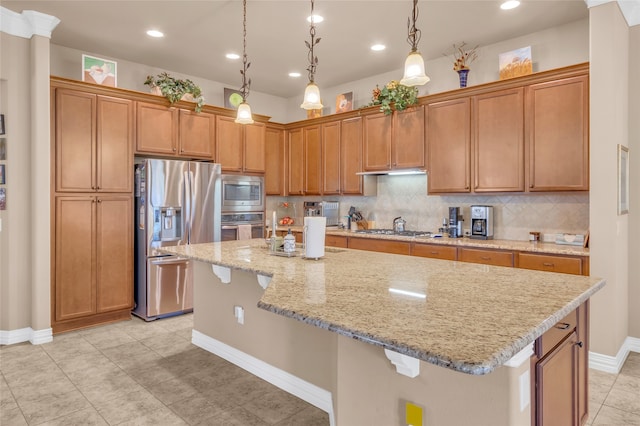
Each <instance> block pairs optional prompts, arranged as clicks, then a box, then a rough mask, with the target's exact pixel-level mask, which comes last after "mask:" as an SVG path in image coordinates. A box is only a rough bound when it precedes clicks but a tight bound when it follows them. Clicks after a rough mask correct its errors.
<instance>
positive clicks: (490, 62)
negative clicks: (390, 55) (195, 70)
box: [287, 19, 589, 122]
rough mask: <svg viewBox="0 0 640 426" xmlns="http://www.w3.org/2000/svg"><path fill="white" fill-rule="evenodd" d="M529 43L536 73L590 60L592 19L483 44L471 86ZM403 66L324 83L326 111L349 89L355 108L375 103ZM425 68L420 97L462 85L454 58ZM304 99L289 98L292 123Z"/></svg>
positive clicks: (300, 114) (493, 78)
mask: <svg viewBox="0 0 640 426" xmlns="http://www.w3.org/2000/svg"><path fill="white" fill-rule="evenodd" d="M420 43H429V40H426V39H423V40H422V41H421V42H420ZM526 46H531V55H532V57H533V71H534V72H538V71H546V70H550V69H554V68H560V67H564V66H567V65H573V64H578V63H581V62H588V61H589V20H588V19H582V20H579V21H576V22H571V23H569V24H565V25H561V26H558V27H554V28H550V29H547V30H544V31H539V32H536V33H532V34H528V35H524V36H522V37H517V38H514V39H510V40H506V41H503V42H500V43H496V44H492V45H489V46H481V47H480V48H479V49H478V59H477V60H476V61H474V62H473V63H472V64H471V65H470V68H471V72H470V73H469V80H468V85H469V86H473V85H477V84H481V83H487V82H491V81H496V80H498V79H499V74H498V55H499V54H500V53H504V52H508V51H510V50H514V49H517V48H520V47H526ZM443 53H446V52H443ZM403 66H404V64H398V69H397V70H396V71H392V72H388V73H385V74H380V75H375V76H371V77H367V78H363V79H360V80H357V81H353V82H349V83H345V84H341V85H339V86H335V87H322V86H320V93H321V95H322V101H323V105H324V108H323V114H324V115H328V114H332V113H334V112H335V99H336V96H337V95H339V94H341V93H345V92H353V100H354V108H360V107H363V106H365V105H367V104H368V103H369V102H371V96H372V91H373V89H375V87H376V84H377V85H379V86H380V87H381V88H382V87H383V86H384V85H385V84H387V83H388V82H389V81H391V80H400V79H401V78H402V73H403V70H402V67H403ZM425 67H426V72H427V75H428V76H429V77H430V78H431V81H430V82H428V83H427V84H426V85H424V86H421V87H420V88H419V96H424V95H429V94H434V93H440V92H445V91H448V90H453V89H457V88H458V87H459V81H458V74H457V73H456V72H455V71H453V69H452V68H453V60H451V59H450V58H448V57H444V56H443V57H441V58H438V59H435V60H430V61H427V62H426V64H425ZM316 81H317V82H318V84H321V82H322V72H321V71H319V72H318V75H317V78H316ZM301 102H302V94H300V96H298V97H294V98H290V99H288V101H287V117H288V122H292V121H299V120H304V119H305V118H306V112H305V111H304V110H302V109H300V103H301Z"/></svg>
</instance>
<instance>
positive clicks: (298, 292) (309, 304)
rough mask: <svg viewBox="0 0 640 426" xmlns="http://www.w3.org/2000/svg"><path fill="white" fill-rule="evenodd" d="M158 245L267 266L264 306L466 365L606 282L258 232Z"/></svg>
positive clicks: (559, 314)
mask: <svg viewBox="0 0 640 426" xmlns="http://www.w3.org/2000/svg"><path fill="white" fill-rule="evenodd" d="M162 251H164V252H166V253H173V254H179V255H181V256H185V257H188V258H191V259H195V260H199V261H203V262H208V263H211V264H215V265H220V266H226V267H230V268H232V269H240V270H244V271H252V272H256V273H259V274H262V275H267V276H271V277H272V279H271V281H270V283H269V285H268V287H267V288H266V290H265V292H264V295H263V296H262V298H261V299H260V301H259V302H258V306H259V307H260V308H262V309H265V310H268V311H271V312H274V313H276V314H280V315H283V316H286V317H290V318H294V319H296V320H299V321H302V322H305V323H308V324H312V325H315V326H317V327H320V328H323V329H327V330H330V331H333V332H336V333H339V334H342V335H345V336H349V337H352V338H354V339H357V340H361V341H363V342H367V343H370V344H374V345H378V346H382V347H385V348H387V349H390V350H393V351H396V352H399V353H401V354H405V355H408V356H411V357H414V358H418V359H421V360H423V361H426V362H430V363H432V364H436V365H439V366H442V367H446V368H450V369H453V370H457V371H461V372H464V373H468V374H487V373H489V372H491V371H493V370H494V369H495V368H497V367H499V366H501V365H502V364H504V363H505V362H506V361H508V360H509V359H510V358H511V357H513V356H514V355H515V354H517V353H518V352H519V351H520V350H522V349H524V348H525V347H526V346H527V345H529V344H531V343H532V342H533V341H534V340H535V339H536V338H538V337H539V336H541V335H542V334H543V333H544V332H545V331H547V330H548V329H550V328H551V327H552V326H553V325H554V324H555V323H556V322H558V321H559V320H561V319H562V318H563V317H564V316H566V315H567V314H568V313H569V312H571V311H572V310H574V309H576V308H577V307H578V306H579V305H580V304H582V303H583V302H584V301H586V300H587V299H588V298H589V297H591V295H593V294H594V293H595V292H596V291H598V290H599V289H600V288H602V287H603V286H604V284H605V282H604V281H603V280H601V279H599V278H594V277H585V276H578V275H569V274H559V273H552V272H541V271H531V270H525V269H518V268H506V267H497V266H487V265H479V264H473V263H464V262H455V261H447V260H437V259H428V258H422V257H414V256H404V255H395V254H387V253H377V252H368V251H361V250H350V249H336V248H327V250H326V253H325V256H324V257H323V258H322V259H319V260H307V259H304V258H302V257H301V256H296V257H290V258H289V257H280V256H273V255H270V254H269V253H270V252H269V250H267V248H266V244H265V242H264V240H263V239H259V240H258V239H254V240H241V241H226V242H220V243H208V244H194V245H188V246H178V247H167V248H163V249H162ZM256 285H257V284H256ZM396 290H401V291H405V292H409V293H408V294H409V295H403V294H399V293H397V292H396ZM425 296H426V297H425Z"/></svg>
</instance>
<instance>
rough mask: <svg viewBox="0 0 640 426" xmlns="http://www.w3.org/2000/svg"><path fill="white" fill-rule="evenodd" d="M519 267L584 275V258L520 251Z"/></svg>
mask: <svg viewBox="0 0 640 426" xmlns="http://www.w3.org/2000/svg"><path fill="white" fill-rule="evenodd" d="M518 267H519V268H522V269H534V270H538V271H547V272H561V273H565V274H574V275H583V271H582V258H580V257H565V256H553V255H548V254H536V253H519V254H518Z"/></svg>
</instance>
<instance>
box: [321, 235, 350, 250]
mask: <svg viewBox="0 0 640 426" xmlns="http://www.w3.org/2000/svg"><path fill="white" fill-rule="evenodd" d="M324 245H325V246H327V247H342V248H347V237H343V236H340V235H326V236H325V237H324Z"/></svg>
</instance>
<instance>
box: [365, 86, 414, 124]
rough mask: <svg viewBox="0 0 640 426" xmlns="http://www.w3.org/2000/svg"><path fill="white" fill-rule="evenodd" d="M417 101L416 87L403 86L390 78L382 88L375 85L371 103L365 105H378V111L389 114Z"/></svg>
mask: <svg viewBox="0 0 640 426" xmlns="http://www.w3.org/2000/svg"><path fill="white" fill-rule="evenodd" d="M417 103H418V88H417V87H415V86H414V87H410V86H405V85H404V84H400V83H399V82H398V81H396V80H391V81H390V82H389V83H387V84H386V85H385V86H384V87H383V88H382V89H380V88H379V87H378V86H377V85H376V88H375V89H373V97H372V99H371V103H369V105H367V106H373V105H380V111H381V112H384V113H385V115H389V114H391V113H392V112H393V111H402V110H405V109H407V108H408V107H410V106H411V105H416V104H417Z"/></svg>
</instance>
